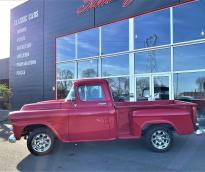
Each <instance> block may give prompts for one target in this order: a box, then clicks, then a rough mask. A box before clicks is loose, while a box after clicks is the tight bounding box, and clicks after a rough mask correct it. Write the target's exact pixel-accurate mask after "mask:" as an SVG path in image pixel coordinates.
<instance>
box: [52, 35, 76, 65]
mask: <svg viewBox="0 0 205 172" xmlns="http://www.w3.org/2000/svg"><path fill="white" fill-rule="evenodd" d="M56 58H57V62H60V61H65V60H73V59H75V35H69V36H65V37H61V38H58V39H57V40H56Z"/></svg>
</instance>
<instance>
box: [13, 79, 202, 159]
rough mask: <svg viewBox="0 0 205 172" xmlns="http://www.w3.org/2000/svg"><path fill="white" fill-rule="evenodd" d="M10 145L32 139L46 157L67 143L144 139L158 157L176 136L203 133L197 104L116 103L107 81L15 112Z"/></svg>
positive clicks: (81, 85) (77, 86) (34, 149)
mask: <svg viewBox="0 0 205 172" xmlns="http://www.w3.org/2000/svg"><path fill="white" fill-rule="evenodd" d="M9 119H10V121H11V123H12V125H13V133H14V134H13V135H11V136H10V137H9V141H10V142H15V141H16V140H20V138H21V137H22V136H24V138H25V139H27V147H28V149H29V151H30V152H31V153H32V154H34V155H44V154H47V153H49V152H51V150H52V149H53V147H54V143H55V140H56V139H58V140H60V141H62V142H87V141H106V140H116V139H139V138H142V137H143V138H144V140H145V143H146V145H147V146H148V147H149V148H151V149H152V150H154V151H156V152H165V151H167V150H169V149H170V147H171V145H172V143H173V133H174V132H175V133H177V134H180V135H185V134H193V133H194V132H195V133H196V134H203V133H204V130H202V129H199V127H198V126H197V125H196V122H197V119H196V104H194V103H188V102H182V101H174V100H163V101H152V102H149V101H144V102H114V101H113V98H112V94H111V91H110V89H109V85H108V82H107V81H106V80H104V79H87V80H78V81H75V82H74V84H73V87H72V89H71V91H70V92H69V94H68V96H67V98H66V99H64V100H51V101H43V102H38V103H34V104H27V105H24V106H23V107H22V108H21V110H20V111H15V112H11V113H10V114H9Z"/></svg>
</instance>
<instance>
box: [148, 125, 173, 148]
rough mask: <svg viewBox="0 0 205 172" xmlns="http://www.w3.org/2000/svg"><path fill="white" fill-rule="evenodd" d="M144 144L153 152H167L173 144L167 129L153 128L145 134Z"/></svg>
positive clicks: (169, 131) (170, 133) (171, 135)
mask: <svg viewBox="0 0 205 172" xmlns="http://www.w3.org/2000/svg"><path fill="white" fill-rule="evenodd" d="M157 136H158V137H157ZM145 144H146V145H147V147H148V148H149V149H151V150H152V151H154V152H167V151H168V150H169V149H170V148H171V146H172V144H173V133H172V131H171V130H170V129H169V128H168V127H164V126H153V127H151V128H149V129H148V130H147V131H146V133H145Z"/></svg>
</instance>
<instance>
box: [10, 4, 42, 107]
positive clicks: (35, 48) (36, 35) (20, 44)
mask: <svg viewBox="0 0 205 172" xmlns="http://www.w3.org/2000/svg"><path fill="white" fill-rule="evenodd" d="M10 56H11V57H10V76H9V78H10V87H11V89H12V92H13V96H12V99H11V104H12V108H13V109H18V108H20V107H21V106H22V105H23V104H25V103H32V102H36V101H39V100H42V99H43V97H42V95H43V1H41V0H39V1H29V2H27V3H25V4H22V5H21V6H19V7H18V8H15V9H13V10H12V11H11V49H10Z"/></svg>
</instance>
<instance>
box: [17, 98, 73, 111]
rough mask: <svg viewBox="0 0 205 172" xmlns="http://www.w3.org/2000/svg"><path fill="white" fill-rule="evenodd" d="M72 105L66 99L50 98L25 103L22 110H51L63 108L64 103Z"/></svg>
mask: <svg viewBox="0 0 205 172" xmlns="http://www.w3.org/2000/svg"><path fill="white" fill-rule="evenodd" d="M65 103H66V104H67V105H70V102H69V101H65V100H48V101H41V102H37V103H32V104H26V105H24V106H23V107H22V108H21V110H20V111H32V110H51V109H61V108H62V104H65Z"/></svg>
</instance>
